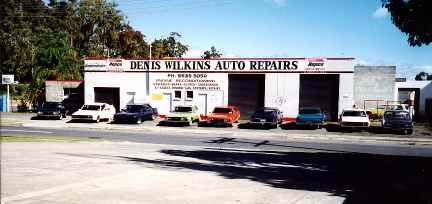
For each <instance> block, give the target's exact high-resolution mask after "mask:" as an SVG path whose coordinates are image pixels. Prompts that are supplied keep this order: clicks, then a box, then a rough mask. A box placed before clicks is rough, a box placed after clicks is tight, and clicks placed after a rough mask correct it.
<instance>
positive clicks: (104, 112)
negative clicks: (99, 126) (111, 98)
mask: <svg viewBox="0 0 432 204" xmlns="http://www.w3.org/2000/svg"><path fill="white" fill-rule="evenodd" d="M115 113H116V110H115V108H114V106H112V105H110V104H107V103H93V104H85V105H83V106H82V107H81V109H79V110H78V111H76V112H75V113H73V114H72V120H85V121H95V122H99V121H101V120H107V121H112V119H113V118H114V114H115Z"/></svg>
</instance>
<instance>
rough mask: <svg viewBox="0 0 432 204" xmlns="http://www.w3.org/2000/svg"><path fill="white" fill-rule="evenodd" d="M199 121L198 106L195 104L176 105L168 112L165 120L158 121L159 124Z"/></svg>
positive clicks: (181, 123) (183, 123)
mask: <svg viewBox="0 0 432 204" xmlns="http://www.w3.org/2000/svg"><path fill="white" fill-rule="evenodd" d="M198 121H199V113H198V107H196V106H187V105H182V106H176V107H175V108H174V111H172V112H170V113H168V115H167V117H166V119H165V120H162V121H160V122H159V124H160V125H169V124H177V125H188V126H189V125H191V124H192V123H193V122H198Z"/></svg>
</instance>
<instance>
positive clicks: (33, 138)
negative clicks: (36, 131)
mask: <svg viewBox="0 0 432 204" xmlns="http://www.w3.org/2000/svg"><path fill="white" fill-rule="evenodd" d="M98 140H100V139H99V138H88V137H72V136H39V135H2V136H1V137H0V142H81V141H85V142H88V141H98Z"/></svg>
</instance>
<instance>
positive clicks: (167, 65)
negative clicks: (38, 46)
mask: <svg viewBox="0 0 432 204" xmlns="http://www.w3.org/2000/svg"><path fill="white" fill-rule="evenodd" d="M85 69H86V70H88V71H92V70H94V71H120V72H122V71H125V72H128V71H152V72H176V71H181V72H321V71H325V70H326V59H325V58H308V59H303V58H301V59H247V60H239V59H221V60H205V59H191V60H189V59H181V60H124V59H104V60H86V61H85Z"/></svg>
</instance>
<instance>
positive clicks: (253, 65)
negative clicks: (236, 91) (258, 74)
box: [249, 61, 257, 70]
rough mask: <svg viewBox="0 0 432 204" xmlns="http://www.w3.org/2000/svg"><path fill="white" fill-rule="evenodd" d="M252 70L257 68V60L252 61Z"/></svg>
mask: <svg viewBox="0 0 432 204" xmlns="http://www.w3.org/2000/svg"><path fill="white" fill-rule="evenodd" d="M249 64H250V68H249V69H250V70H256V69H257V67H256V65H257V62H256V61H250V63H249Z"/></svg>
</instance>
